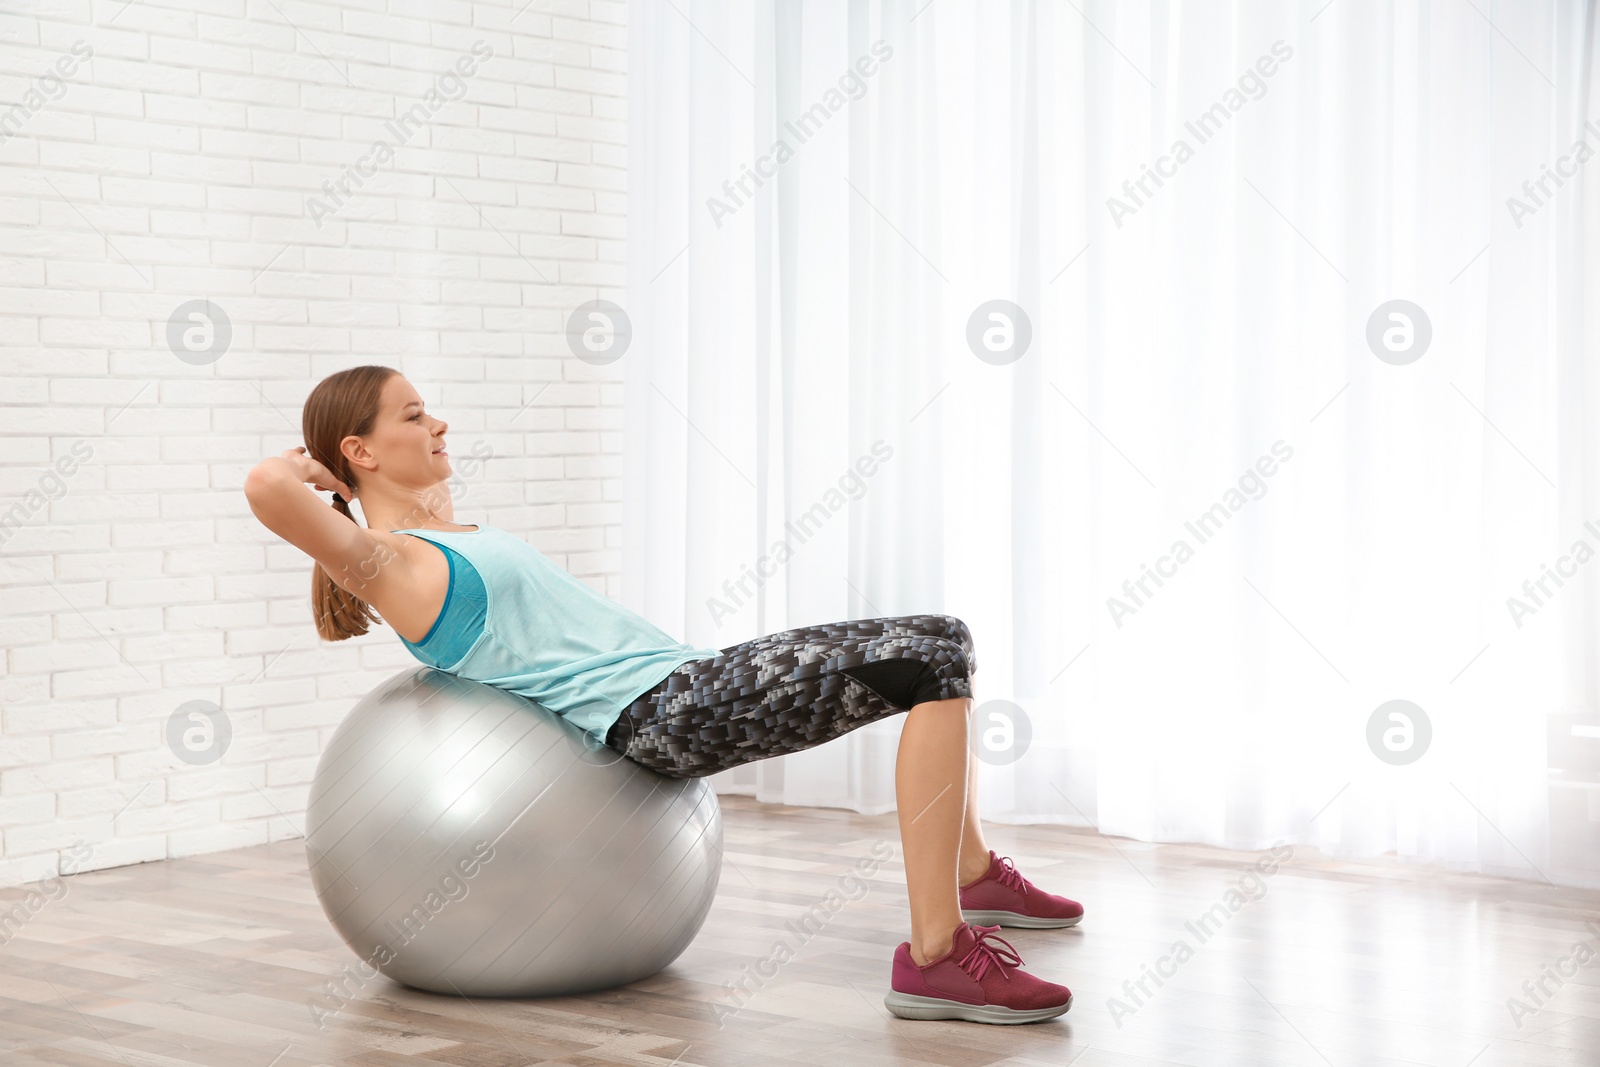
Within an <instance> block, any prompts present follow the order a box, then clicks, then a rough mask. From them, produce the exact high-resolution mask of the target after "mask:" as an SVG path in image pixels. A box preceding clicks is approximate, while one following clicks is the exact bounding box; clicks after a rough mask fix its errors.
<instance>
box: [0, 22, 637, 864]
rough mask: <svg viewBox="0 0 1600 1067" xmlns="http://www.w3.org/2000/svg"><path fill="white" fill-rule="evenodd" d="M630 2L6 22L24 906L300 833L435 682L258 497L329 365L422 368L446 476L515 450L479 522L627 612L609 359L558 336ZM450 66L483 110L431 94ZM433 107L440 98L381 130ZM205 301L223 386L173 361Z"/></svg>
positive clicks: (595, 254)
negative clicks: (320, 780)
mask: <svg viewBox="0 0 1600 1067" xmlns="http://www.w3.org/2000/svg"><path fill="white" fill-rule="evenodd" d="M626 10H627V4H626V0H533V2H532V3H531V4H528V5H527V7H526V8H524V7H523V0H500V2H497V0H326V2H323V0H319V2H310V0H135V2H133V3H127V2H126V0H33V2H29V0H11V2H8V3H6V4H5V5H4V10H3V11H0V443H3V446H4V447H3V451H0V655H3V659H0V667H3V675H0V885H10V884H14V883H19V882H25V881H33V880H36V879H39V878H42V877H46V876H48V875H50V874H52V873H55V872H56V871H57V870H58V869H61V862H62V860H63V856H62V855H61V850H64V849H69V848H71V846H72V845H73V843H74V842H75V841H77V840H79V839H81V840H82V841H83V842H85V843H86V844H87V845H88V846H90V847H91V848H92V854H90V855H89V857H88V859H86V860H81V861H78V862H77V863H75V864H73V863H71V862H70V861H69V862H68V863H67V865H66V867H67V869H78V870H87V869H95V868H100V867H110V866H116V865H119V864H125V863H137V862H142V861H145V860H153V859H162V858H166V857H172V856H183V855H190V854H194V853H199V852H209V851H214V850H218V849H225V848H233V847H238V846H242V845H250V844H256V843H262V842H267V841H274V840H280V839H283V838H289V837H298V836H300V835H301V833H302V830H303V826H304V823H303V813H304V809H305V798H306V791H307V786H308V783H309V781H310V778H311V774H312V771H313V770H314V769H315V767H316V759H317V754H318V753H319V752H320V751H321V750H322V747H323V745H324V744H325V742H326V741H327V738H328V736H329V734H330V733H331V731H332V729H333V726H334V725H335V724H336V723H337V722H338V721H339V719H340V718H341V717H342V716H343V715H344V714H345V713H346V712H347V711H348V710H349V708H350V706H351V704H352V703H353V702H354V701H355V699H356V698H357V697H359V696H360V695H361V694H362V693H364V692H366V691H367V690H368V689H370V688H371V687H372V686H373V685H374V684H376V683H377V682H378V681H380V680H382V679H383V678H385V677H387V676H388V675H390V674H392V673H393V672H395V671H396V670H399V669H401V668H403V667H405V666H407V665H410V664H413V663H414V662H415V661H414V660H412V659H411V658H410V656H409V655H408V654H407V653H406V652H405V650H404V648H403V647H402V646H401V645H400V644H399V642H398V641H397V640H396V638H395V637H394V634H393V632H392V631H391V630H389V629H388V628H387V627H382V628H378V629H376V630H375V631H374V632H373V633H371V634H368V635H367V636H366V637H364V638H358V639H356V640H352V641H346V642H338V643H323V642H321V641H320V640H319V639H318V637H317V635H316V632H315V630H314V629H313V628H312V626H311V620H310V609H309V606H308V591H309V586H310V570H311V563H310V561H309V560H308V559H307V558H306V557H305V556H304V555H302V554H301V553H300V552H299V551H298V550H296V549H295V548H293V547H292V546H289V545H286V544H284V543H282V542H280V541H278V540H277V539H276V538H275V537H273V536H272V535H271V534H270V533H269V532H268V531H266V530H265V529H264V528H263V527H262V526H261V525H260V524H259V523H258V522H257V521H256V519H255V518H254V516H253V515H252V514H251V513H250V510H249V508H248V506H247V504H246V501H245V498H244V494H243V492H242V491H241V488H240V486H241V484H242V482H243V479H244V476H245V473H246V472H247V471H248V470H249V469H250V467H251V466H252V465H254V464H255V463H256V462H257V461H259V460H260V459H261V458H263V457H265V456H270V455H276V454H278V453H279V452H281V451H282V450H284V449H285V448H289V447H291V446H293V445H297V444H300V443H301V439H300V434H299V425H300V405H301V402H302V401H303V400H304V398H305V395H306V393H307V392H308V391H309V390H310V388H311V386H312V385H313V384H314V383H315V382H316V381H317V380H319V379H320V378H322V377H324V376H326V375H327V374H330V373H332V372H333V371H335V370H338V369H340V368H343V367H347V366H353V365H356V364H359V363H383V364H387V365H389V366H393V367H396V368H398V369H400V370H401V371H403V372H404V373H405V374H406V375H407V376H408V377H409V378H411V380H412V381H413V382H414V383H415V384H416V385H417V387H418V389H419V390H420V391H421V392H422V394H423V396H424V398H425V399H426V400H427V401H428V405H429V408H430V410H433V411H434V412H436V413H437V414H440V415H442V416H443V417H445V418H447V419H448V420H449V421H450V423H451V427H452V428H451V441H452V447H451V451H452V453H454V454H455V455H456V456H457V466H458V468H459V466H460V459H461V458H462V457H466V456H467V455H468V454H469V452H470V451H471V448H472V446H473V445H474V444H477V443H482V444H485V445H487V446H489V447H490V448H492V449H493V453H494V456H495V457H496V458H495V459H494V460H493V461H492V462H491V463H490V464H488V466H487V468H486V470H484V471H483V472H482V473H480V474H479V475H478V477H477V478H475V479H473V480H472V482H471V484H470V485H469V486H467V487H466V488H465V490H464V491H462V492H458V494H457V512H456V515H457V518H458V520H459V521H462V522H473V521H475V520H479V519H481V520H482V521H485V522H489V523H492V524H494V525H497V526H504V527H506V528H508V529H512V530H515V531H518V532H520V533H523V534H525V535H526V536H528V537H529V539H530V540H531V541H532V542H533V543H534V544H535V545H537V546H538V547H539V548H540V549H541V550H542V551H544V552H546V553H547V554H549V555H550V556H551V557H552V558H553V559H555V560H556V561H557V562H558V563H560V564H562V565H563V566H565V567H567V568H568V569H569V570H571V571H572V572H573V573H574V574H577V575H578V576H580V577H582V578H583V579H584V580H585V581H587V582H589V583H590V584H591V585H592V586H594V587H595V588H596V589H599V590H601V591H602V592H605V593H606V594H607V595H610V596H616V595H617V594H618V593H619V591H620V583H619V582H618V579H617V574H616V571H617V567H618V565H619V558H620V553H619V545H620V543H621V540H620V526H619V525H618V524H619V522H620V518H621V515H620V508H619V504H618V503H617V501H618V490H619V486H620V473H621V471H620V461H619V450H620V445H621V439H620V435H621V402H622V397H621V389H622V387H621V384H620V383H621V371H620V364H611V365H610V366H608V367H603V368H597V367H594V366H592V365H589V364H587V363H584V362H582V361H580V360H578V359H576V358H574V357H573V356H572V355H571V353H570V351H569V349H568V347H567V342H566V337H565V332H564V331H565V324H566V319H567V316H568V314H569V312H570V311H571V309H572V308H574V307H575V306H576V305H577V304H579V303H582V302H583V301H586V300H590V299H593V298H595V297H607V298H610V299H620V294H621V292H622V288H623V281H624V277H623V270H624V263H623V241H624V237H625V232H626V217H625V215H626V192H625V172H624V167H625V165H626V136H625V134H626V126H625V120H626V112H625V107H626V64H625V59H626V56H625V47H626V27H625V25H624V22H625V14H626ZM77 42H82V43H81V44H78V43H77ZM475 42H482V44H480V45H478V46H477V47H478V48H479V49H480V53H479V56H481V54H482V53H481V50H482V49H483V48H485V47H487V48H489V49H492V51H493V55H492V57H490V58H488V59H487V60H481V59H480V58H479V56H474V55H473V52H472V50H473V48H474V45H475ZM75 47H76V48H77V49H78V52H77V54H76V55H75V54H74V48H75ZM85 57H87V58H85ZM463 57H466V58H467V59H469V60H470V61H471V62H473V63H479V64H480V65H478V66H477V68H476V70H475V71H474V72H473V73H471V74H470V76H464V77H462V78H461V81H462V82H464V84H465V93H464V95H462V94H461V93H459V92H458V91H457V90H456V88H455V86H456V84H457V83H456V82H455V81H454V80H453V79H452V80H446V81H444V82H440V80H439V79H440V76H441V75H443V74H445V73H446V72H447V71H448V70H450V68H452V67H453V66H454V64H456V63H457V61H458V60H462V59H463ZM58 63H61V64H63V66H62V67H60V68H58V67H57V64H58ZM462 73H463V74H464V73H465V72H462ZM436 85H437V86H439V87H440V88H441V89H442V90H443V97H444V98H445V102H444V103H443V105H442V106H441V107H439V108H438V110H437V111H434V112H433V113H432V114H431V116H427V118H426V121H424V122H423V123H422V124H421V126H420V128H418V129H414V130H413V132H412V133H411V135H410V137H409V138H402V137H399V136H397V135H395V134H394V133H392V132H391V131H390V130H389V128H388V127H387V126H386V123H388V122H389V121H390V120H392V119H399V118H400V117H401V116H402V115H404V114H405V113H407V112H408V110H410V109H413V108H414V106H415V105H418V104H424V108H426V104H425V97H426V94H427V93H428V92H429V91H430V89H431V88H433V87H435V86H436ZM451 97H453V99H451ZM421 114H424V115H426V110H424V111H423V112H421ZM379 139H383V140H386V141H388V142H389V143H391V144H398V145H399V147H398V148H397V150H396V152H395V154H394V157H393V159H392V160H390V161H389V162H387V163H386V164H381V165H379V166H378V167H377V169H376V173H371V174H370V176H366V177H362V178H361V179H360V180H359V181H358V182H352V184H351V189H352V190H353V191H352V195H351V196H350V197H349V198H348V200H347V201H346V202H345V203H344V204H343V206H342V207H340V208H339V210H337V211H336V212H335V213H333V214H332V215H331V216H329V217H327V218H325V219H323V220H322V224H321V225H320V226H318V225H317V222H316V221H315V220H314V218H313V213H312V209H311V205H310V203H309V200H310V198H312V197H320V198H322V199H324V200H327V199H328V198H327V197H326V196H325V195H324V193H323V183H324V182H337V181H339V180H340V178H341V176H342V175H344V174H345V173H346V168H350V167H354V166H355V165H356V163H357V161H358V160H359V159H361V158H362V157H363V156H366V155H368V154H369V153H370V151H371V149H372V146H373V143H374V141H377V140H379ZM196 299H208V300H210V301H212V302H213V303H215V304H216V305H218V306H219V307H221V308H222V310H223V311H224V312H225V313H226V314H227V316H228V317H229V319H230V320H231V322H232V325H233V336H232V340H231V344H230V346H229V347H228V349H227V351H226V352H224V353H223V354H222V355H221V357H220V358H218V359H216V360H215V361H214V362H210V363H206V364H203V365H197V364H196V363H194V362H189V361H185V360H181V359H179V358H177V356H176V355H175V354H174V353H173V351H172V350H171V349H169V347H168V343H167V322H168V319H169V317H170V316H171V315H172V313H173V311H174V309H175V308H177V307H178V305H180V304H182V303H184V302H186V301H190V300H196ZM535 397H537V399H535ZM524 405H529V406H528V407H527V409H526V410H521V409H523V408H524ZM7 516H9V521H10V522H12V523H14V528H13V529H7V528H6V527H5V525H4V524H5V523H6V522H7V521H8V520H7V518H6V517H7ZM195 700H200V701H209V702H211V703H213V704H215V705H217V706H219V707H220V708H221V709H223V712H224V714H225V715H226V717H227V720H228V723H229V725H230V726H231V729H232V741H231V745H230V747H229V749H228V750H227V752H226V754H225V755H223V756H222V758H221V759H219V760H217V761H215V762H214V763H211V764H208V765H203V766H189V765H188V764H186V763H184V762H183V761H181V760H179V759H178V758H177V757H176V756H175V755H174V754H173V752H172V751H171V750H170V749H169V748H168V746H167V743H166V740H165V737H166V729H167V722H168V720H169V718H170V717H171V716H172V715H173V713H174V711H175V710H177V709H178V708H179V707H180V706H181V705H184V704H185V703H187V702H189V701H195ZM81 851H82V850H80V852H81Z"/></svg>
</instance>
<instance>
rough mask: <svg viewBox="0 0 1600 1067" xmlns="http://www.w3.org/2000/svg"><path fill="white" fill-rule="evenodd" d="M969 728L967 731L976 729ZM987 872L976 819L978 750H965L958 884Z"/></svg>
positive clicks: (986, 857)
mask: <svg viewBox="0 0 1600 1067" xmlns="http://www.w3.org/2000/svg"><path fill="white" fill-rule="evenodd" d="M976 728H977V727H976V726H969V727H968V730H969V731H970V730H974V729H976ZM988 870H989V843H988V842H987V841H985V840H984V838H983V823H982V822H981V821H980V820H979V818H978V750H977V749H975V748H971V747H970V746H969V747H968V749H967V820H966V822H965V823H964V824H963V826H962V830H961V866H960V868H959V869H958V871H957V873H958V875H959V884H960V885H967V884H968V883H969V882H976V881H977V880H978V879H979V878H982V877H983V876H984V875H985V874H986V873H987V872H988Z"/></svg>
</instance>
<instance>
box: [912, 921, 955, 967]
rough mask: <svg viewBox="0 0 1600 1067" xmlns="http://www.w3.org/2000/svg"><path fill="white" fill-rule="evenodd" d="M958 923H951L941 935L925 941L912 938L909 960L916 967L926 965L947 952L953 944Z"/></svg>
mask: <svg viewBox="0 0 1600 1067" xmlns="http://www.w3.org/2000/svg"><path fill="white" fill-rule="evenodd" d="M960 925H961V923H953V924H952V925H951V926H950V927H949V928H948V929H947V930H945V932H944V935H943V936H942V937H936V938H932V939H929V940H926V941H918V940H916V939H912V941H911V962H912V963H915V964H916V965H917V966H918V967H926V966H927V965H928V964H930V963H932V962H933V961H934V960H936V959H938V958H939V957H940V956H943V955H945V954H946V953H947V952H949V951H950V949H951V947H952V946H954V945H955V939H956V929H957V928H958V927H960Z"/></svg>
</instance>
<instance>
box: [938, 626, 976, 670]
mask: <svg viewBox="0 0 1600 1067" xmlns="http://www.w3.org/2000/svg"><path fill="white" fill-rule="evenodd" d="M938 618H939V619H940V620H941V621H942V623H943V626H944V635H943V637H944V640H945V641H947V642H949V644H950V645H951V658H952V659H953V660H956V661H957V662H958V665H959V671H958V672H957V673H959V674H960V675H961V676H962V677H964V678H970V677H971V676H972V673H973V672H974V671H976V670H977V669H978V654H977V648H976V646H975V645H974V643H973V639H972V630H971V628H970V627H968V626H967V624H966V622H965V620H963V619H961V618H959V617H957V616H955V615H940V616H938Z"/></svg>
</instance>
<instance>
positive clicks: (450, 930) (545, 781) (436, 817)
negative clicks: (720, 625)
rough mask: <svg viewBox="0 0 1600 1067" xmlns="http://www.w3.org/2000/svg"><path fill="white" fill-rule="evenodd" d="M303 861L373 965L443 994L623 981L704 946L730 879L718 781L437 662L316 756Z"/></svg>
mask: <svg viewBox="0 0 1600 1067" xmlns="http://www.w3.org/2000/svg"><path fill="white" fill-rule="evenodd" d="M306 858H307V862H308V864H309V865H310V869H311V883H312V886H313V888H314V889H315V891H316V894H317V899H318V900H319V901H320V902H321V903H322V910H323V911H324V912H325V913H326V914H327V916H328V921H329V922H330V923H332V924H333V928H334V929H335V930H336V931H338V933H339V936H340V937H341V938H343V939H344V942H345V944H347V945H349V946H350V949H351V950H352V951H353V952H355V954H356V955H357V956H358V957H360V959H361V960H363V961H365V962H366V963H367V964H368V965H370V967H371V968H372V969H373V970H376V971H378V972H381V973H382V974H383V975H385V976H386V977H388V978H391V979H393V980H394V981H396V982H399V983H401V984H402V985H406V986H410V987H412V988H415V989H422V990H427V991H430V992H435V993H449V994H463V995H466V996H489V997H496V996H500V997H537V996H552V995H561V994H572V993H582V992H588V991H590V990H596V989H608V988H611V987H614V986H619V985H626V984H627V983H629V982H635V981H638V980H639V979H641V978H647V977H649V976H650V975H652V974H655V973H656V972H658V971H660V970H661V969H662V968H663V967H665V966H667V965H668V964H669V963H671V962H672V961H673V960H675V959H677V957H678V955H679V953H681V952H682V951H683V950H684V949H685V948H686V947H687V946H688V944H689V942H690V941H692V940H693V939H694V936H695V934H696V933H698V932H699V930H700V926H701V924H702V923H704V922H705V918H706V913H707V912H708V911H710V910H711V902H712V899H713V898H714V897H715V896H716V891H717V881H718V878H719V876H720V874H721V870H722V811H721V808H720V807H718V805H717V796H716V793H714V792H713V791H712V789H711V786H710V784H709V783H708V782H707V781H706V779H705V778H670V777H667V776H666V775H662V774H658V773H656V772H655V771H653V770H651V769H650V768H648V767H645V766H643V765H641V764H638V763H635V762H634V761H632V760H630V759H628V758H626V757H625V756H623V755H622V754H621V753H619V752H616V751H614V750H612V749H609V748H606V747H604V746H602V745H600V744H598V743H597V742H595V741H594V739H593V738H592V737H590V736H589V735H588V734H586V733H585V732H584V731H582V730H581V729H579V728H578V727H576V726H574V725H573V724H571V723H569V722H567V720H565V719H563V718H562V717H561V716H559V715H557V714H555V713H554V712H552V711H550V710H549V709H548V708H545V707H543V706H542V705H540V704H538V703H536V702H534V701H531V700H528V699H526V698H524V697H520V696H517V695H516V694H514V693H510V692H507V691H506V690H503V689H497V688H495V687H494V686H490V685H485V684H483V683H481V682H474V681H470V680H467V679H462V678H458V677H456V676H454V675H450V674H446V673H445V672H443V671H437V670H434V669H433V668H431V667H423V668H421V669H418V670H414V671H404V672H402V673H400V674H397V675H395V676H394V677H393V678H390V679H389V680H388V681H386V682H384V683H383V684H381V685H379V686H378V687H377V688H376V689H374V690H373V691H372V692H371V693H369V694H368V695H367V696H365V697H364V698H362V700H361V701H360V702H359V703H358V704H356V706H355V708H354V709H353V710H352V711H351V712H350V714H349V715H347V716H346V717H345V719H344V721H342V722H341V723H339V725H338V727H336V728H335V729H334V732H333V736H332V738H330V739H329V742H328V747H327V749H326V750H325V751H324V752H323V753H322V756H321V758H320V759H319V760H318V762H317V769H316V774H315V775H314V777H313V779H312V782H311V795H310V800H309V801H308V803H307V808H306Z"/></svg>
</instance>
